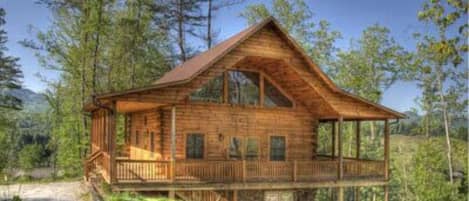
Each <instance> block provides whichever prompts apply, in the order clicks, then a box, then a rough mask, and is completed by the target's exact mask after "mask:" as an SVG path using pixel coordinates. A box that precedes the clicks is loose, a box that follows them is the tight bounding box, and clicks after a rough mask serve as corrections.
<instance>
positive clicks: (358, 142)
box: [355, 121, 361, 159]
mask: <svg viewBox="0 0 469 201" xmlns="http://www.w3.org/2000/svg"><path fill="white" fill-rule="evenodd" d="M360 127H361V122H360V121H357V124H356V128H355V129H356V133H355V134H356V143H357V144H356V149H357V151H356V153H355V154H356V156H355V158H357V159H359V158H360V144H361V139H360Z"/></svg>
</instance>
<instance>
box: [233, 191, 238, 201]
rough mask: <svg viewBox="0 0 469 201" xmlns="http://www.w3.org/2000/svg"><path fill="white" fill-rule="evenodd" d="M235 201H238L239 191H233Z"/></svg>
mask: <svg viewBox="0 0 469 201" xmlns="http://www.w3.org/2000/svg"><path fill="white" fill-rule="evenodd" d="M233 201H238V190H233Z"/></svg>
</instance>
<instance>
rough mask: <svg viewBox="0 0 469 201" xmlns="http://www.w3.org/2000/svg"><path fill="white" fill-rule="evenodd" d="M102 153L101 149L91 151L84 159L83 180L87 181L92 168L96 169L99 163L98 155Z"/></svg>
mask: <svg viewBox="0 0 469 201" xmlns="http://www.w3.org/2000/svg"><path fill="white" fill-rule="evenodd" d="M102 154H103V152H101V151H96V152H94V153H92V154H91V155H90V156H89V157H88V159H87V160H85V162H84V163H85V165H84V169H83V171H84V176H85V180H86V181H88V179H89V177H90V172H91V171H93V170H94V169H96V168H97V167H98V165H100V164H99V163H100V157H101V155H102Z"/></svg>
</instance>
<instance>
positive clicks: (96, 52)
mask: <svg viewBox="0 0 469 201" xmlns="http://www.w3.org/2000/svg"><path fill="white" fill-rule="evenodd" d="M102 10H103V0H99V10H98V24H97V26H96V38H95V44H94V52H93V58H94V59H93V81H92V90H93V94H96V88H97V86H96V85H97V84H96V71H97V69H98V56H99V43H100V41H99V36H100V34H101V33H100V32H101V31H100V30H101V20H102V14H103V11H102Z"/></svg>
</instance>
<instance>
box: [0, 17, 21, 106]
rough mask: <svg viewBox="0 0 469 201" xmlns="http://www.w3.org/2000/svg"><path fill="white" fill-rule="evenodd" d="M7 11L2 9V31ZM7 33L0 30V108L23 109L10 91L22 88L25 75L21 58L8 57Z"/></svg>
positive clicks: (19, 101)
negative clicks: (19, 62) (21, 66)
mask: <svg viewBox="0 0 469 201" xmlns="http://www.w3.org/2000/svg"><path fill="white" fill-rule="evenodd" d="M5 14H6V12H5V10H4V9H3V8H0V29H1V27H2V26H3V25H5V23H6V21H5ZM7 40H8V38H7V32H6V31H5V30H4V29H1V30H0V107H2V108H7V109H21V106H22V104H21V100H20V99H19V98H17V97H14V96H12V95H10V94H9V91H10V90H13V89H20V88H21V80H20V79H21V78H22V77H23V73H22V71H21V70H20V65H19V64H18V60H19V58H17V57H13V56H8V55H7V54H6V51H8V48H7V47H6V46H5V45H6V42H7Z"/></svg>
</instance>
